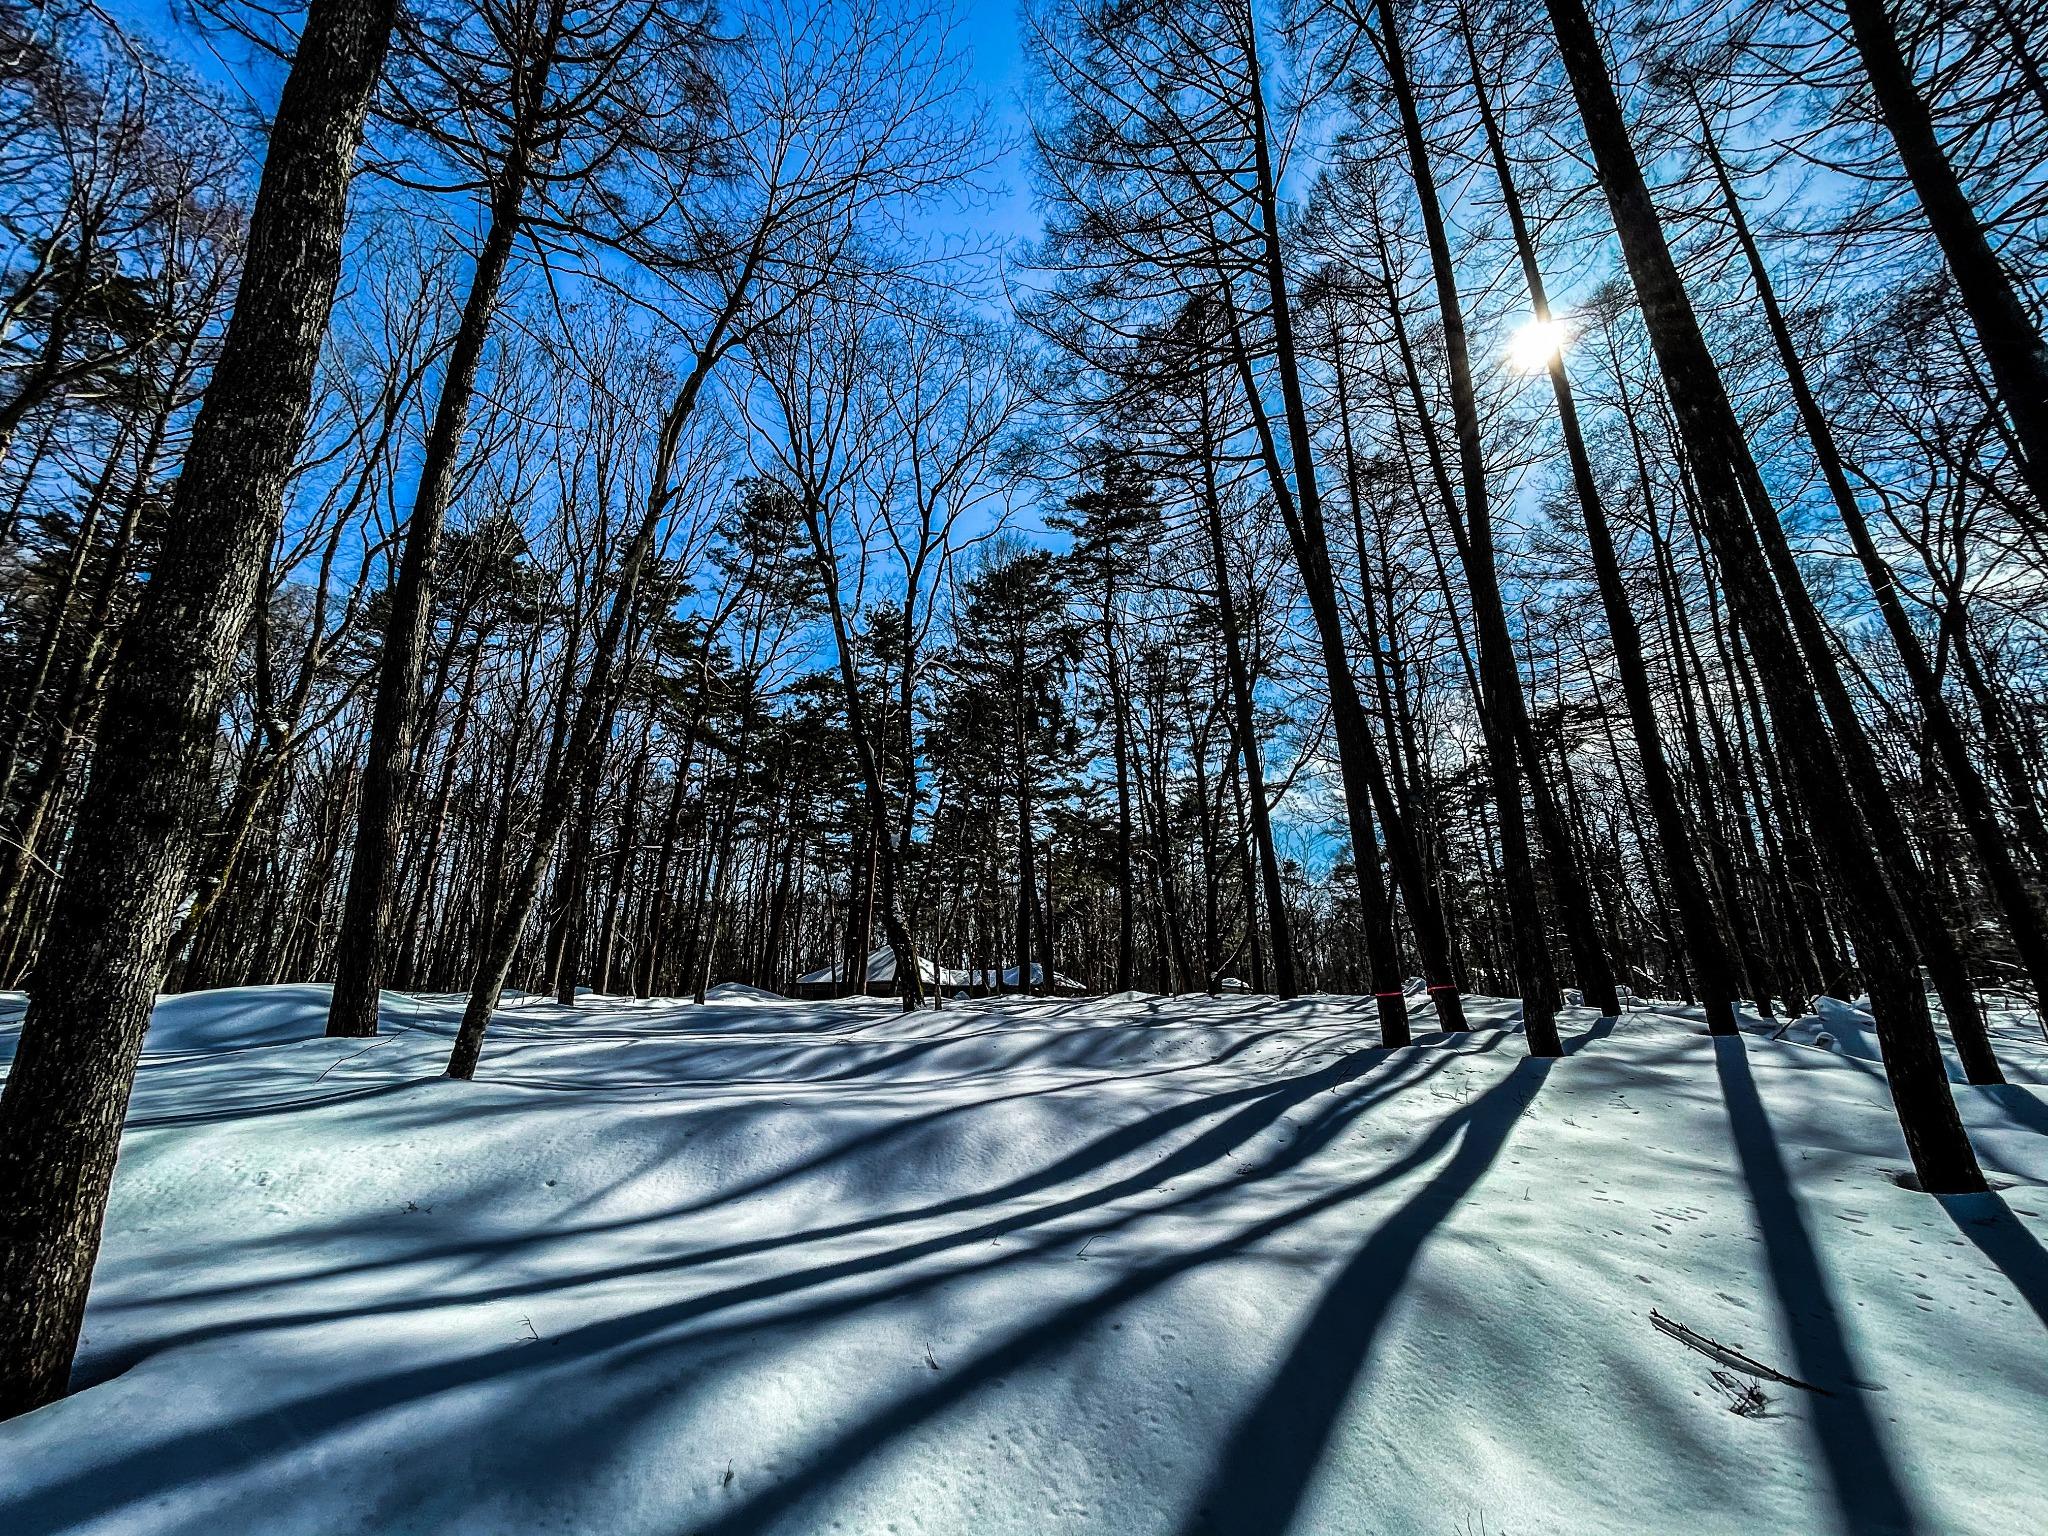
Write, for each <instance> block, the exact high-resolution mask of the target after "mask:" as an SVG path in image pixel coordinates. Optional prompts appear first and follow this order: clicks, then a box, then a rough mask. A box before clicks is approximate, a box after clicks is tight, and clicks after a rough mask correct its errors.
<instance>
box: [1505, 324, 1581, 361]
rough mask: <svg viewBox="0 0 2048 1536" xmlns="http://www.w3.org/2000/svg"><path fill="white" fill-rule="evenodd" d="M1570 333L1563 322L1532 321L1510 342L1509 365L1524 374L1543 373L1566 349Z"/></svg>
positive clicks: (1516, 333)
mask: <svg viewBox="0 0 2048 1536" xmlns="http://www.w3.org/2000/svg"><path fill="white" fill-rule="evenodd" d="M1570 335H1571V333H1570V331H1569V330H1568V328H1567V327H1566V326H1565V323H1564V322H1563V321H1562V320H1559V319H1557V318H1556V317H1555V316H1552V317H1551V318H1550V319H1548V320H1531V321H1530V322H1529V323H1528V324H1527V325H1525V326H1523V327H1522V328H1521V329H1520V330H1519V331H1517V332H1515V334H1514V335H1513V336H1512V337H1510V338H1509V340H1508V363H1509V364H1510V366H1512V367H1514V368H1515V369H1516V370H1518V371H1519V372H1522V373H1541V372H1543V370H1544V369H1546V368H1548V367H1549V366H1550V360H1551V359H1552V358H1554V357H1556V356H1557V354H1558V353H1559V352H1561V351H1562V350H1563V349H1564V344H1565V342H1566V341H1568V340H1569V339H1570Z"/></svg>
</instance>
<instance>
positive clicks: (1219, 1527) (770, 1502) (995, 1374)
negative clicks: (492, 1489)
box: [690, 1059, 1549, 1536]
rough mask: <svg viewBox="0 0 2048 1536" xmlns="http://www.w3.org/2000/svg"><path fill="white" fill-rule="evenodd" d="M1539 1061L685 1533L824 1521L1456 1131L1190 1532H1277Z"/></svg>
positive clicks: (937, 1387) (1227, 1454) (1140, 1270)
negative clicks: (1010, 1383) (865, 1480)
mask: <svg viewBox="0 0 2048 1536" xmlns="http://www.w3.org/2000/svg"><path fill="white" fill-rule="evenodd" d="M1548 1066H1549V1063H1548V1062H1546V1061H1540V1060H1534V1059H1528V1060H1524V1061H1522V1062H1520V1063H1518V1064H1517V1066H1516V1068H1515V1070H1514V1071H1513V1072H1511V1073H1510V1074H1509V1075H1508V1076H1507V1077H1505V1078H1503V1079H1502V1080H1501V1081H1500V1082H1499V1083H1497V1084H1495V1085H1494V1086H1493V1087H1492V1088H1490V1089H1488V1090H1486V1092H1485V1093H1483V1094H1481V1095H1480V1096H1479V1097H1477V1098H1475V1099H1473V1100H1472V1101H1471V1102H1469V1103H1467V1104H1465V1105H1463V1106H1462V1107H1461V1108H1459V1109H1458V1110H1456V1111H1454V1112H1453V1113H1452V1114H1450V1115H1447V1116H1446V1117H1445V1118H1444V1119H1443V1120H1442V1121H1440V1122H1438V1124H1437V1125H1436V1126H1435V1127H1434V1128H1433V1129H1432V1130H1431V1131H1430V1132H1429V1133H1428V1135H1426V1136H1425V1137H1424V1138H1423V1139H1422V1141H1421V1142H1419V1143H1418V1144H1417V1145H1416V1146H1415V1147H1414V1148H1413V1149H1412V1150H1410V1151H1409V1152H1407V1153H1406V1154H1405V1155H1403V1156H1402V1157H1401V1158H1399V1159H1397V1160H1396V1161H1395V1162H1393V1163H1391V1164H1389V1165H1388V1166H1386V1167H1384V1168H1381V1169H1379V1170H1378V1171H1376V1172H1375V1173H1373V1174H1370V1175H1368V1176H1367V1177H1366V1178H1364V1179H1361V1180H1358V1181H1356V1182H1354V1183H1351V1184H1348V1185H1345V1186H1342V1187H1340V1188H1338V1189H1335V1190H1331V1191H1326V1192H1325V1193H1323V1194H1321V1195H1318V1196H1316V1197H1314V1198H1312V1199H1309V1200H1307V1201H1304V1202H1302V1203H1301V1204H1299V1205H1296V1206H1294V1207H1292V1208H1291V1209H1288V1210H1286V1211H1283V1212H1281V1213H1279V1214H1277V1215H1274V1216H1271V1217H1267V1218H1265V1219H1264V1220H1261V1221H1258V1222H1254V1223H1252V1224H1250V1225H1247V1226H1244V1227H1241V1228H1239V1229H1237V1230H1235V1231H1233V1232H1232V1233H1231V1235H1230V1236H1229V1237H1227V1238H1224V1239H1222V1240H1219V1241H1218V1242H1216V1243H1213V1244H1211V1245H1208V1246H1206V1247H1202V1248H1198V1249H1194V1250H1191V1251H1187V1252H1181V1253H1176V1254H1174V1255H1173V1256H1171V1257H1169V1258H1166V1259H1163V1260H1160V1261H1157V1262H1154V1263H1151V1264H1145V1265H1140V1266H1137V1267H1134V1268H1132V1269H1130V1270H1128V1271H1127V1272H1126V1273H1125V1274H1124V1276H1123V1277H1122V1278H1121V1279H1119V1280H1117V1281H1116V1282H1115V1283H1113V1284H1111V1285H1109V1286H1107V1287H1105V1288H1104V1289H1102V1290H1100V1291H1098V1292H1096V1293H1095V1294H1093V1295H1091V1296H1088V1297H1085V1298H1083V1299H1081V1300H1079V1301H1076V1302H1072V1303H1069V1304H1068V1305H1066V1306H1062V1307H1058V1308H1056V1309H1054V1310H1053V1311H1051V1312H1050V1313H1048V1314H1046V1315H1044V1316H1042V1317H1041V1318H1040V1319H1039V1320H1038V1321H1036V1322H1034V1323H1033V1324H1031V1325H1030V1326H1029V1327H1026V1328H1024V1329H1022V1330H1020V1331H1019V1332H1017V1333H1015V1334H1012V1335H1010V1336H1009V1337H1007V1338H1005V1339H1002V1340H1001V1341H999V1342H997V1343H995V1344H993V1345H991V1346H989V1347H988V1348H986V1349H984V1350H982V1351H981V1352H980V1353H979V1354H977V1355H975V1356H973V1357H971V1358H969V1359H968V1360H965V1361H963V1362H961V1364H960V1365H959V1366H957V1367H952V1366H949V1367H948V1369H947V1372H946V1375H945V1377H944V1378H942V1379H941V1380H939V1381H937V1382H935V1383H934V1384H933V1385H931V1386H930V1387H928V1388H926V1389H924V1390H922V1391H918V1392H913V1393H908V1394H905V1395H903V1396H901V1397H899V1398H897V1399H896V1400H895V1401H894V1402H893V1403H891V1404H890V1405H889V1406H887V1407H886V1408H884V1409H883V1410H882V1411H881V1412H879V1413H876V1414H874V1415H871V1416H870V1417H868V1418H867V1419H865V1420H864V1421H862V1422H861V1423H860V1424H858V1425H855V1426H853V1427H851V1428H849V1429H847V1430H845V1431H842V1432H841V1433H839V1434H837V1435H834V1436H831V1437H829V1438H828V1439H826V1440H825V1441H824V1442H823V1443H822V1444H820V1445H818V1446H817V1447H815V1448H814V1449H812V1450H811V1451H809V1452H808V1453H806V1454H804V1455H803V1456H802V1457H801V1459H800V1461H799V1463H798V1465H797V1466H796V1467H795V1468H794V1469H793V1470H792V1471H791V1472H789V1473H788V1474H787V1475H785V1476H783V1477H782V1478H780V1479H778V1480H777V1481H776V1482H774V1483H772V1484H770V1485H769V1486H768V1487H767V1488H765V1489H762V1490H761V1491H760V1492H758V1493H755V1494H753V1495H752V1496H750V1497H749V1498H747V1499H746V1500H745V1501H744V1502H742V1503H741V1504H739V1505H737V1506H736V1507H734V1508H733V1509H731V1510H730V1511H728V1512H727V1513H725V1514H724V1515H721V1516H719V1517H718V1518H716V1519H713V1520H711V1521H709V1522H708V1523H704V1524H700V1525H695V1526H692V1527H690V1536H743V1533H744V1536H753V1533H756V1532H760V1531H765V1530H768V1529H771V1528H773V1527H775V1526H776V1525H777V1524H778V1523H779V1522H781V1521H783V1520H784V1519H785V1518H786V1517H789V1516H792V1515H796V1514H798V1513H799V1512H803V1513H805V1514H807V1515H808V1514H811V1513H817V1514H819V1515H820V1516H822V1510H821V1509H818V1508H817V1506H818V1501H819V1500H820V1499H822V1498H823V1497H824V1496H826V1495H827V1494H828V1493H829V1492H830V1490H831V1489H832V1488H834V1487H835V1486H837V1485H839V1484H841V1483H842V1482H844V1481H845V1480H846V1479H848V1478H849V1477H850V1476H851V1475H852V1474H853V1473H854V1472H855V1471H856V1470H857V1469H858V1468H859V1467H860V1466H861V1465H863V1464H864V1463H865V1462H867V1461H868V1460H869V1459H870V1458H872V1457H874V1456H875V1455H877V1454H878V1453H880V1452H881V1451H882V1450H883V1449H885V1448H886V1447H887V1446H888V1445H890V1444H891V1443H892V1442H894V1441H896V1440H898V1439H900V1438H901V1437H902V1436H903V1435H905V1434H907V1433H908V1432H910V1431H911V1430H913V1429H915V1428H916V1427H917V1426H919V1425H921V1424H923V1423H926V1422H928V1421H930V1420H931V1419H934V1418H936V1417H937V1416H938V1415H939V1414H940V1413H942V1412H944V1411H945V1410H947V1409H949V1408H951V1407H953V1406H954V1405H955V1404H957V1403H959V1402H961V1401H963V1400H964V1399H966V1398H968V1397H969V1396H971V1395H973V1394H974V1393H976V1392H978V1391H980V1390H982V1389H984V1388H987V1387H989V1386H991V1385H994V1384H996V1383H998V1382H999V1381H1000V1380H1001V1379H1002V1378H1004V1377H1006V1376H1009V1375H1011V1374H1013V1373H1015V1372H1017V1371H1019V1370H1021V1369H1024V1368H1027V1367H1029V1366H1030V1365H1032V1364H1033V1363H1035V1362H1039V1361H1042V1360H1043V1359H1044V1358H1045V1357H1046V1356H1048V1355H1049V1354H1051V1353H1052V1352H1053V1351H1055V1350H1057V1349H1059V1348H1062V1347H1065V1346H1068V1345H1071V1344H1074V1343H1076V1342H1077V1341H1079V1340H1080V1339H1081V1337H1082V1336H1083V1335H1084V1334H1085V1333H1086V1332H1087V1330H1089V1329H1090V1328H1092V1327H1094V1326H1095V1325H1096V1324H1098V1323H1100V1322H1102V1321H1103V1320H1104V1319H1106V1318H1107V1317H1108V1316H1109V1315H1110V1314H1112V1313H1114V1312H1115V1311H1117V1310H1118V1309H1120V1308H1122V1307H1125V1306H1127V1305H1129V1304H1131V1303H1132V1302H1135V1301H1137V1300H1138V1299H1140V1298H1141V1297H1143V1296H1145V1295H1147V1294H1149V1293H1151V1292H1153V1291H1156V1290H1158V1289H1159V1288H1161V1287H1162V1286H1164V1285H1166V1284H1167V1283H1168V1282H1170V1281H1172V1280H1174V1279H1176V1278H1178V1277H1180V1276H1181V1275H1184V1274H1187V1273H1189V1272H1191V1271H1195V1270H1198V1269H1200V1268H1201V1267H1203V1266H1205V1265H1208V1264H1213V1263H1216V1262H1219V1261H1222V1260H1225V1259H1229V1258H1232V1257H1235V1256H1237V1255H1240V1254H1243V1253H1245V1252H1246V1251H1247V1250H1249V1249H1251V1248H1253V1247H1255V1246H1256V1245H1257V1244H1259V1243H1260V1242H1262V1241H1264V1240H1265V1239H1267V1238H1269V1237H1272V1236H1274V1235H1275V1234H1277V1233H1279V1232H1282V1231H1285V1230H1287V1229H1289V1228H1292V1227H1295V1226H1297V1225H1298V1224H1300V1223H1301V1222H1302V1221H1304V1220H1306V1219H1308V1218H1309V1217H1311V1216H1314V1215H1317V1214H1320V1213H1321V1212H1323V1211H1326V1210H1331V1209H1334V1208H1336V1207H1338V1206H1341V1205H1344V1204H1347V1203H1349V1202H1351V1201H1354V1200H1356V1199H1358V1198H1360V1197H1361V1196H1363V1195H1365V1194H1367V1193H1369V1192H1370V1191H1372V1190H1374V1189H1377V1188H1380V1187H1383V1186H1385V1185H1387V1184H1390V1183H1392V1182H1394V1181H1395V1180H1397V1179H1399V1178H1401V1177H1403V1176H1404V1175H1406V1174H1409V1173H1412V1172H1415V1171H1416V1170H1418V1169H1419V1168H1421V1167H1423V1166H1424V1165H1425V1164H1427V1163H1428V1162H1430V1161H1431V1160H1432V1159H1434V1158H1435V1157H1437V1156H1438V1155H1439V1154H1440V1153H1441V1152H1442V1151H1443V1149H1444V1147H1445V1146H1446V1145H1448V1144H1449V1142H1450V1141H1451V1140H1452V1138H1453V1137H1456V1138H1458V1147H1457V1151H1456V1152H1455V1153H1454V1154H1453V1155H1452V1157H1451V1159H1450V1161H1449V1162H1448V1163H1447V1164H1445V1166H1444V1167H1443V1169H1442V1170H1440V1171H1439V1172H1438V1173H1437V1174H1435V1175H1434V1176H1433V1177H1432V1178H1431V1179H1430V1180H1429V1181H1428V1182H1427V1183H1426V1184H1425V1185H1424V1186H1423V1187H1422V1188H1421V1189H1420V1190H1419V1191H1417V1193H1416V1194H1415V1195H1414V1196H1413V1197H1412V1198H1411V1199H1410V1200H1409V1202H1408V1203H1407V1204H1406V1205H1404V1206H1403V1207H1402V1208H1401V1209H1399V1210H1397V1211H1396V1212H1394V1214H1393V1215H1392V1216H1390V1217H1388V1218H1387V1220H1386V1221H1385V1222H1383V1223H1382V1224H1381V1226H1380V1227H1379V1228H1377V1229H1376V1230H1375V1232H1374V1234H1373V1236H1372V1237H1371V1238H1369V1239H1368V1240H1367V1242H1366V1244H1365V1246H1364V1247H1363V1248H1362V1249H1360V1250H1359V1253H1358V1254H1357V1255H1356V1256H1355V1257H1354V1258H1353V1259H1352V1260H1351V1262H1350V1263H1349V1264H1347V1265H1346V1267H1345V1269H1344V1271H1343V1272H1342V1273H1341V1274H1340V1275H1339V1276H1338V1278H1337V1280H1336V1281H1335V1282H1334V1283H1333V1284H1332V1285H1331V1287H1330V1289H1329V1290H1328V1291H1326V1292H1325V1294H1324V1298H1323V1300H1322V1302H1320V1303H1319V1304H1318V1306H1317V1308H1316V1310H1315V1313H1314V1314H1313V1315H1312V1316H1311V1318H1310V1320H1309V1323H1308V1324H1307V1326H1306V1327H1305V1329H1304V1330H1303V1333H1302V1335H1301V1336H1300V1338H1299V1339H1298V1340H1297V1342H1296V1345H1295V1347H1294V1349H1293V1350H1292V1351H1291V1352H1290V1355H1289V1358H1288V1360H1287V1362H1286V1363H1285V1364H1284V1365H1283V1366H1282V1368H1281V1370H1280V1373H1279V1374H1278V1376H1276V1378H1275V1380H1274V1383H1273V1385H1272V1387H1271V1388H1270V1389H1269V1390H1268V1392H1267V1393H1266V1394H1265V1395H1264V1397H1263V1398H1262V1399H1261V1402H1260V1404H1259V1406H1258V1407H1256V1408H1255V1409H1254V1410H1253V1412H1252V1414H1251V1415H1250V1417H1249V1418H1248V1419H1247V1420H1246V1421H1245V1423H1244V1424H1243V1425H1241V1426H1240V1427H1239V1429H1238V1431H1237V1432H1236V1434H1235V1435H1234V1436H1233V1438H1232V1443H1231V1445H1230V1446H1229V1447H1227V1448H1226V1449H1225V1451H1224V1452H1223V1461H1222V1466H1221V1469H1220V1471H1219V1475H1218V1477H1217V1479H1216V1481H1215V1484H1214V1485H1212V1490H1211V1492H1210V1494H1209V1496H1208V1498H1207V1500H1206V1501H1205V1502H1206V1505H1207V1506H1208V1507H1207V1508H1206V1509H1205V1510H1204V1511H1202V1512H1199V1513H1198V1514H1197V1515H1196V1516H1195V1518H1194V1522H1193V1523H1192V1524H1191V1525H1190V1526H1189V1527H1188V1528H1187V1529H1188V1530H1189V1531H1190V1532H1198V1533H1202V1536H1208V1533H1210V1532H1217V1533H1221V1532H1225V1531H1231V1532H1235V1531H1243V1532H1246V1533H1259V1536H1278V1533H1280V1532H1281V1531H1284V1530H1285V1529H1286V1525H1287V1522H1288V1520H1289V1519H1290V1518H1291V1516H1292V1513H1293V1511H1294V1509H1295V1507H1296V1506H1297V1505H1298V1504H1299V1502H1300V1498H1301V1494H1302V1492H1303V1490H1304V1489H1305V1488H1306V1487H1307V1485H1308V1482H1309V1479H1310V1477H1311V1475H1312V1474H1313V1472H1314V1470H1315V1466H1316V1463H1317V1462H1318V1461H1319V1460H1320V1457H1321V1453H1322V1449H1323V1445H1324V1443H1325V1441H1326V1440H1327V1439H1328V1436H1329V1431H1330V1428H1331V1425H1332V1424H1333V1422H1334V1421H1335V1419H1336V1417H1337V1415H1338V1413H1339V1411H1340V1410H1341V1408H1342V1406H1343V1402H1344V1399H1345V1397H1346V1395H1347V1394H1348V1392H1349V1390H1350V1386H1351V1382H1352V1380H1353V1379H1354V1377H1355V1376H1356V1374H1357V1372H1358V1370H1359V1368H1360V1367H1361V1366H1362V1365H1363V1363H1364V1361H1365V1359H1366V1357H1367V1355H1368V1354H1369V1353H1370V1351H1371V1347H1372V1341H1373V1336H1374V1334H1375V1333H1376V1332H1377V1330H1378V1327H1379V1324H1380V1323H1381V1322H1382V1321H1383V1320H1384V1318H1385V1317H1386V1314H1387V1312H1388V1310H1389V1309H1390V1307H1391V1305H1392V1302H1393V1300H1394V1298H1395V1297H1396V1296H1397V1295H1398V1294H1399V1292H1400V1291H1401V1289H1402V1287H1403V1285H1404V1283H1405V1280H1406V1277H1407V1274H1408V1271H1409V1269H1410V1268H1411V1267H1412V1265H1413V1263H1414V1260H1415V1257H1416V1255H1417V1254H1418V1253H1419V1252H1420V1250H1421V1248H1422V1245H1423V1243H1424V1241H1425V1240H1426V1239H1427V1238H1428V1236H1429V1235H1430V1233H1431V1232H1433V1231H1434V1230H1435V1229H1436V1228H1437V1227H1438V1226H1439V1225H1440V1224H1441V1223H1442V1222H1443V1220H1444V1219H1445V1218H1446V1217H1447V1216H1449V1215H1450V1213H1451V1212H1452V1211H1453V1210H1454V1209H1456V1207H1457V1205H1458V1203H1459V1201H1460V1200H1462V1199H1463V1198H1464V1197H1465V1196H1466V1195H1467V1194H1469V1193H1470V1192H1471V1190H1472V1188H1473V1186H1474V1185H1476V1184H1477V1183H1478V1181H1479V1178H1480V1176H1481V1175H1482V1174H1484V1173H1485V1171H1486V1169H1487V1168H1488V1167H1489V1166H1490V1165H1491V1164H1492V1162H1493V1160H1494V1158H1495V1157H1496V1156H1497V1155H1498V1154H1499V1152H1500V1150H1501V1148H1502V1146H1503V1145H1505V1143H1506V1141H1507V1137H1508V1133H1509V1131H1510V1130H1511V1129H1512V1128H1513V1126H1514V1123H1515V1121H1516V1120H1517V1119H1518V1118H1519V1116H1520V1115H1521V1113H1522V1111H1523V1110H1524V1109H1526V1108H1527V1107H1528V1105H1529V1103H1530V1102H1531V1100H1532V1099H1533V1098H1534V1096H1535V1090H1536V1087H1537V1085H1539V1084H1540V1083H1541V1081H1542V1078H1543V1075H1544V1073H1545V1072H1546V1070H1547V1069H1548ZM1346 1118H1347V1119H1349V1118H1351V1117H1348V1116H1347V1117H1346ZM1294 1160H1296V1159H1294V1158H1292V1157H1290V1158H1289V1161H1294ZM1265 1171H1266V1170H1261V1172H1262V1173H1264V1172H1265ZM1232 1498H1237V1499H1239V1500H1241V1501H1242V1504H1243V1508H1242V1514H1241V1516H1240V1514H1239V1512H1238V1511H1237V1510H1236V1509H1234V1508H1232V1507H1231V1506H1230V1500H1231V1499H1232ZM788 1528H790V1529H815V1528H818V1527H816V1526H814V1525H803V1526H795V1525H792V1526H790V1527H788Z"/></svg>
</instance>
